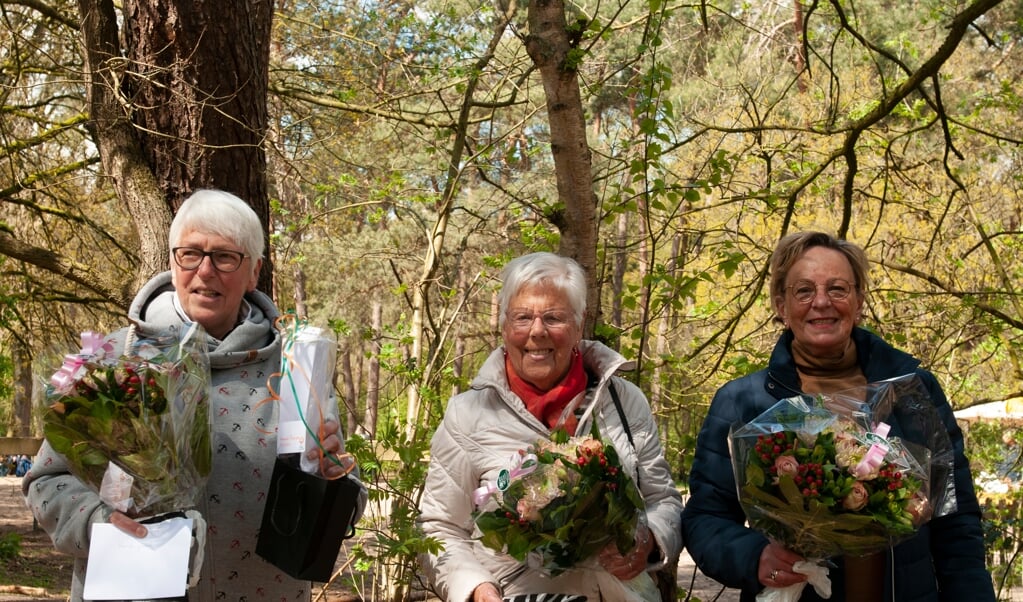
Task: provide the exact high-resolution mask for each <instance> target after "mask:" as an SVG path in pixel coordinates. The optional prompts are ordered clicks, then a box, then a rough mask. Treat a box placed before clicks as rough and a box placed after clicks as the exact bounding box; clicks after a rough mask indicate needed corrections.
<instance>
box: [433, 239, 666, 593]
mask: <svg viewBox="0 0 1023 602" xmlns="http://www.w3.org/2000/svg"><path fill="white" fill-rule="evenodd" d="M502 284H503V287H502V290H501V292H500V297H499V304H500V325H501V334H502V338H503V342H504V344H503V345H502V346H501V347H500V348H498V349H496V350H495V351H494V352H493V353H491V355H490V356H489V358H488V359H487V360H486V362H485V363H484V365H483V367H482V368H481V369H480V371H479V374H478V375H477V376H476V378H475V379H474V380H473V382H472V386H471V389H470V390H469V391H467V392H465V393H462V394H460V395H458V396H456V397H454V398H452V399H451V400H450V401H449V402H448V406H447V410H446V411H445V414H444V419H443V421H442V423H441V425H440V427H439V428H438V429H437V432H436V433H435V434H434V437H433V440H432V443H431V458H430V470H429V474H428V476H427V480H426V489H425V492H424V496H423V502H422V504H421V510H422V513H421V516H420V523H421V525H422V527H423V530H424V531H425V533H426V535H428V536H432V537H435V538H437V539H438V540H440V542H441V543H442V544H443V547H444V549H443V550H442V551H440V552H438V553H437V554H428V555H424V556H423V557H422V558H421V562H422V565H423V567H424V569H425V570H426V573H427V575H428V576H429V578H430V581H431V583H432V585H433V587H434V588H435V589H436V590H437V593H438V594H439V595H440V596H441V597H442V598H443V599H445V600H448V601H451V602H464V601H466V600H472V601H474V602H500V600H501V599H502V596H512V595H518V594H537V593H554V594H574V595H580V596H586V597H587V599H588V600H592V601H597V600H601V599H604V600H608V599H617V598H615V597H614V596H615V594H614V593H612V592H613V590H609V589H608V586H607V584H608V583H609V581H608V580H607V579H606V577H607V576H608V575H610V576H613V577H616V578H617V579H618V580H620V581H627V580H632V579H634V578H636V577H637V576H639V575H641V574H642V573H643V572H645V571H653V570H657V569H658V568H661V567H663V566H665V565H667V564H669V563H673V561H674V559H675V558H677V556H678V554H679V553H680V551H681V548H682V540H681V535H680V525H681V522H680V521H681V512H682V501H681V497H680V495H679V493H678V491H677V489H676V488H675V486H674V482H673V480H672V477H671V473H670V470H669V467H668V463H667V462H666V460H665V459H664V453H663V449H662V447H661V442H660V439H659V435H658V431H657V426H656V423H655V422H654V418H653V415H652V413H651V411H650V405H649V403H648V402H647V400H646V398H645V396H644V395H643V393H642V392H641V391H640V390H639V388H638V387H636V386H635V385H633V384H632V383H630V382H629V381H627V380H624V379H622V378H620V377H618V376H615V373H616V372H617V371H619V370H623V369H629V368H631V362H628V361H626V360H625V358H623V357H622V356H621V355H619V354H618V353H616V352H615V351H613V350H612V349H610V348H608V347H607V346H605V345H603V344H601V343H599V342H596V341H589V340H583V339H582V325H583V315H584V314H585V311H586V278H585V274H584V272H583V270H582V268H581V267H580V266H579V264H578V263H576V262H575V261H573V260H572V259H569V258H566V257H560V256H558V255H555V254H552V253H533V254H530V255H526V256H523V257H519V258H517V259H514V260H512V261H511V262H509V263H508V265H507V266H506V267H505V269H504V271H503V273H502ZM611 387H613V389H614V392H613V393H614V394H612V391H611V390H610V388H611ZM615 396H616V397H617V398H618V399H617V404H618V405H619V406H620V408H616V400H615V399H614V397H615ZM619 409H620V411H619ZM594 423H596V426H597V428H598V429H599V432H600V434H601V436H602V438H605V439H608V440H610V441H611V442H612V444H613V445H614V447H615V450H616V451H617V453H618V455H619V456H620V457H621V459H622V465H623V466H625V467H626V468H627V469H630V470H631V471H632V474H631V476H632V478H633V481H634V482H636V483H638V484H639V487H640V492H641V495H642V497H643V500H644V502H645V506H646V509H645V517H644V520H641V521H640V523H639V527H638V529H637V533H636V536H635V544H634V546H633V547H632V548H631V549H630V550H629V551H628V552H627V553H625V554H621V553H619V551H618V549H617V547H616V546H615V544H614V543H613V542H612V543H611V544H610V545H609V546H608V547H606V548H605V549H604V550H603V551H601V552H600V553H599V554H598V557H597V559H596V560H597V563H596V565H595V567H596V568H594V565H593V564H592V563H587V564H586V565H585V566H580V567H577V568H572V569H569V570H567V571H565V572H563V573H561V574H559V575H557V576H551V575H548V574H545V573H544V572H542V571H540V570H538V569H535V568H531V567H530V566H528V565H527V564H523V563H520V562H519V561H517V560H516V559H514V558H513V557H511V556H510V555H508V554H504V553H500V552H496V551H494V550H492V549H490V548H487V547H485V546H484V545H483V544H482V543H480V541H479V540H478V539H477V537H478V534H474V527H473V519H472V513H473V510H474V502H473V492H474V491H475V490H477V489H478V488H480V487H481V486H485V484H486V483H489V482H493V481H495V480H496V479H497V476H498V473H499V472H500V471H501V470H502V469H503V468H506V466H505V462H506V461H507V458H508V457H509V456H510V455H512V454H515V453H517V452H518V451H519V450H522V449H525V448H527V447H529V446H530V445H532V444H534V443H535V442H536V441H537V440H538V439H542V438H545V437H550V436H551V434H552V433H553V432H554V431H555V430H556V429H559V428H563V429H565V430H566V431H567V433H568V434H569V435H571V436H583V435H587V434H589V433H590V432H591V428H592V427H593V425H594ZM630 436H631V441H630ZM653 595H654V596H655V597H650V595H649V592H648V595H647V598H646V599H652V600H655V601H656V600H658V599H659V597H656V596H657V593H656V591H654V592H653Z"/></svg>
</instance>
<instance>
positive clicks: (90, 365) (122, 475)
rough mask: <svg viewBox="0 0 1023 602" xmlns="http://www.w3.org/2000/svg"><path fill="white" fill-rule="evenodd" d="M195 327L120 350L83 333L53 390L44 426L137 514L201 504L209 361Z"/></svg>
mask: <svg viewBox="0 0 1023 602" xmlns="http://www.w3.org/2000/svg"><path fill="white" fill-rule="evenodd" d="M195 335H196V333H195V332H191V331H190V333H188V334H186V335H185V336H184V338H182V339H179V338H177V337H168V338H167V339H161V340H147V341H140V342H137V343H136V344H134V345H132V346H131V348H130V349H128V350H126V352H125V354H124V355H123V356H120V357H118V356H115V355H114V354H113V350H112V347H111V345H110V343H104V342H103V339H102V337H101V336H100V335H98V334H96V333H90V332H86V333H83V334H82V341H83V345H82V352H81V353H78V354H72V355H68V356H66V357H65V360H64V365H63V366H62V367H61V368H60V370H58V371H57V372H56V373H55V374H54V375H53V377H52V378H51V380H50V384H49V385H48V386H47V389H46V401H47V403H48V404H49V405H48V408H47V409H46V411H45V414H44V416H43V431H44V434H45V435H46V439H47V440H48V441H49V443H50V445H51V446H52V447H53V449H54V450H56V451H58V452H60V453H61V454H63V455H64V456H65V458H66V459H67V462H68V466H69V467H70V470H71V472H72V474H74V475H75V476H76V477H78V478H79V479H81V480H82V481H83V482H84V483H85V484H86V485H88V486H90V487H91V488H92V489H94V490H95V491H97V492H98V493H99V494H100V497H102V498H103V500H104V501H105V502H107V503H108V504H110V505H111V506H113V507H114V508H116V509H118V510H120V511H122V512H125V513H127V514H129V515H131V516H134V517H139V516H145V515H153V514H160V513H163V512H168V511H173V510H182V509H185V508H189V507H191V506H194V505H195V503H196V502H197V496H199V495H200V492H201V490H202V485H203V484H204V483H205V480H206V477H207V475H208V474H209V471H210V463H211V459H212V457H211V450H210V417H209V392H208V388H209V365H208V361H207V358H206V352H205V343H204V342H203V338H202V337H201V336H195Z"/></svg>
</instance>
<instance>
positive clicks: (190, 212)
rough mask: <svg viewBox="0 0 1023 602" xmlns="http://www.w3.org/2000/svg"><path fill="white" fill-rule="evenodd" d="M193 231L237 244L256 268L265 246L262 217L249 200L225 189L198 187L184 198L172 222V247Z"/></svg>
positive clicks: (170, 238)
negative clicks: (250, 204)
mask: <svg viewBox="0 0 1023 602" xmlns="http://www.w3.org/2000/svg"><path fill="white" fill-rule="evenodd" d="M192 232H202V233H204V234H212V235H215V236H222V237H224V238H226V239H228V240H230V241H232V242H234V243H236V244H237V245H238V246H240V247H241V248H242V249H244V250H245V254H246V255H248V256H250V257H252V265H253V269H255V266H256V265H257V262H256V260H257V259H262V258H263V252H264V251H265V249H266V238H265V236H264V233H263V224H262V222H260V221H259V216H258V215H256V212H255V211H253V210H252V207H250V206H249V204H248V203H246V202H245V201H243V200H241V199H240V198H238V197H236V196H235V195H233V194H231V193H230V192H224V191H223V190H211V189H201V190H196V191H195V192H194V193H192V195H191V196H189V197H188V198H187V199H185V202H184V203H182V204H181V207H180V208H179V209H178V212H177V214H175V216H174V221H172V222H171V227H170V234H169V236H168V239H169V242H170V248H172V249H173V248H174V247H176V246H178V242H179V241H180V240H181V238H182V237H183V236H184V235H185V234H190V233H192ZM171 260H173V257H172V258H171Z"/></svg>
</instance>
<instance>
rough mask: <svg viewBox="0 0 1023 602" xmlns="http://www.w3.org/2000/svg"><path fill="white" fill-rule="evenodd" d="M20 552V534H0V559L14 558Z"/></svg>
mask: <svg viewBox="0 0 1023 602" xmlns="http://www.w3.org/2000/svg"><path fill="white" fill-rule="evenodd" d="M20 553H21V535H20V534H18V533H4V534H3V535H0V561H3V560H10V559H12V558H16V557H17V556H18V554H20Z"/></svg>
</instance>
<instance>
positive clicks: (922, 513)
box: [906, 496, 931, 525]
mask: <svg viewBox="0 0 1023 602" xmlns="http://www.w3.org/2000/svg"><path fill="white" fill-rule="evenodd" d="M906 511H907V512H909V515H910V516H912V517H913V524H914V525H919V524H920V523H922V522H923V520H924V519H926V518H927V514H928V513H929V512H930V511H931V510H930V504H928V503H927V500H926V499H924V498H922V497H920V496H913V498H912V499H910V500H909V503H908V504H906Z"/></svg>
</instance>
